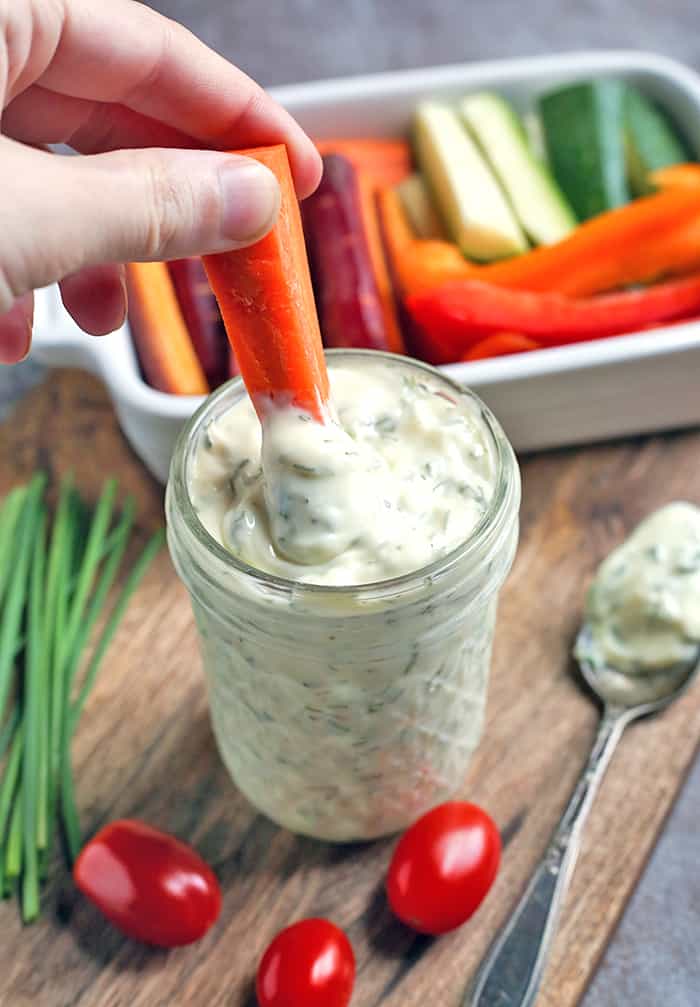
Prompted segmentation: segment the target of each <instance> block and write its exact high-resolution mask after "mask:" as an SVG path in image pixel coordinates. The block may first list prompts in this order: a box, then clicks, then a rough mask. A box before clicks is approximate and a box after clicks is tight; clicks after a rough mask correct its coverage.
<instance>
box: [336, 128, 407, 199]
mask: <svg viewBox="0 0 700 1007" xmlns="http://www.w3.org/2000/svg"><path fill="white" fill-rule="evenodd" d="M316 146H317V148H318V150H319V152H320V153H321V154H322V155H324V156H325V155H326V154H342V155H343V157H347V159H348V160H349V161H351V162H352V163H353V165H354V166H355V167H356V168H357V170H358V171H359V172H361V173H362V174H363V175H366V176H367V177H368V178H369V179H370V181H371V184H372V187H373V188H374V189H378V188H384V187H386V188H391V187H392V186H394V185H398V184H399V182H402V181H403V180H404V178H406V176H407V175H409V174H410V172H411V148H410V146H409V145H408V143H406V141H405V140H393V139H382V140H377V139H374V138H372V137H369V138H355V137H348V138H345V139H343V138H337V139H330V140H317V141H316Z"/></svg>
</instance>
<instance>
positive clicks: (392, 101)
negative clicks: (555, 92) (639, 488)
mask: <svg viewBox="0 0 700 1007" xmlns="http://www.w3.org/2000/svg"><path fill="white" fill-rule="evenodd" d="M603 77H616V78H620V79H623V80H627V81H629V82H630V83H633V84H634V85H636V86H637V87H638V88H639V89H640V90H642V91H643V92H644V93H645V94H646V95H648V96H649V97H650V98H652V99H654V100H655V101H656V102H658V103H659V105H660V106H661V107H662V108H663V109H664V110H666V112H667V113H668V114H669V115H670V117H671V118H672V119H674V120H675V121H676V122H678V123H679V124H680V125H681V126H682V128H683V132H684V134H685V137H686V140H687V142H688V143H689V145H690V146H691V148H692V149H693V151H694V153H695V154H696V155H698V154H700V76H698V75H697V74H695V73H694V72H693V71H691V70H689V69H687V68H685V67H683V66H682V65H680V64H678V63H676V62H674V61H672V60H669V59H666V58H664V57H660V56H655V55H651V54H646V53H636V52H595V53H578V54H565V55H557V56H545V57H538V58H534V59H523V60H508V61H494V62H484V63H473V64H464V65H458V66H446V67H435V68H428V69H419V70H409V71H402V72H399V73H384V74H375V75H372V76H364V77H353V78H347V79H344V80H342V79H341V80H332V81H319V82H312V83H308V84H301V85H294V86H288V87H283V88H279V89H277V90H276V92H275V96H276V97H277V98H278V99H279V100H280V101H281V102H282V103H283V104H284V105H286V107H287V108H288V109H289V110H290V111H291V112H292V113H293V114H294V115H295V116H296V117H297V118H298V119H299V120H300V122H301V123H302V125H303V126H304V127H305V128H306V129H307V130H308V131H309V133H310V134H311V135H312V136H313V137H314V138H315V139H318V140H322V139H323V138H324V137H330V136H338V135H342V136H346V137H350V136H353V135H355V136H372V135H374V136H378V137H385V136H391V135H397V136H398V135H405V134H406V133H407V131H408V129H409V126H410V122H411V116H412V113H413V111H414V108H415V105H416V102H417V101H418V100H420V99H422V98H431V97H437V98H448V99H450V98H457V97H459V96H462V95H464V94H465V93H467V92H470V91H476V90H485V89H486V90H495V91H498V92H499V93H500V94H502V95H503V96H504V97H506V98H507V99H509V100H510V101H511V102H512V103H513V104H514V106H515V107H516V109H519V110H521V111H522V110H524V109H525V108H526V107H528V106H529V104H530V103H531V101H532V99H533V98H534V97H535V96H537V95H538V94H540V93H542V92H543V91H546V90H549V89H551V88H553V87H556V86H557V85H559V84H563V83H566V82H567V81H574V80H582V79H591V78H603ZM36 329H37V339H36V346H35V350H34V355H35V357H36V358H37V359H39V360H43V361H44V362H46V363H49V364H58V365H60V364H65V363H70V364H74V365H78V366H82V367H85V368H87V369H89V370H92V371H93V372H94V373H97V374H99V375H100V376H101V377H102V378H103V380H104V381H105V382H106V384H107V386H108V388H109V391H110V394H111V396H112V398H113V400H114V403H115V406H116V409H117V413H118V415H119V418H120V422H121V425H122V428H123V430H124V432H125V434H126V436H127V438H128V439H129V441H130V442H131V444H132V446H133V447H134V449H135V450H136V451H137V453H138V454H139V455H140V456H141V457H142V458H143V460H144V461H145V463H146V465H147V466H148V467H149V469H150V470H151V471H152V472H153V473H154V474H155V475H156V477H157V478H158V479H160V480H161V481H164V480H165V478H166V477H167V469H168V462H169V457H170V452H171V450H172V445H173V443H174V440H175V437H176V436H177V432H178V430H179V428H180V426H181V425H182V423H183V422H184V420H185V419H186V418H187V417H188V416H189V415H190V414H191V412H192V411H193V410H194V409H195V408H196V407H197V405H198V404H199V401H200V399H199V398H198V397H196V396H190V397H187V396H174V395H166V394H164V393H162V392H159V391H156V390H155V389H153V388H151V387H149V386H148V385H147V384H146V383H145V382H144V381H143V380H142V378H141V375H140V372H139V367H138V362H137V359H136V355H135V353H134V351H133V347H132V345H131V340H130V337H129V333H128V327H126V326H125V327H124V328H123V329H121V330H120V331H119V332H117V333H114V334H113V335H111V336H109V337H107V338H106V339H104V340H101V341H99V342H98V341H96V340H90V339H89V338H88V337H86V336H83V335H82V333H80V332H79V330H77V328H76V327H75V326H74V325H73V324H72V322H71V320H70V319H69V318H67V316H66V315H65V313H64V312H63V311H62V309H61V308H60V302H59V301H58V299H57V296H56V292H55V290H50V291H46V292H44V293H42V295H41V297H40V298H39V299H38V305H37V323H36ZM445 370H446V371H447V372H448V373H449V374H450V375H451V376H452V377H454V378H456V379H457V380H459V381H463V382H464V383H465V384H467V385H469V386H471V387H472V388H473V389H474V390H475V391H477V392H478V393H479V394H480V395H481V396H482V397H483V398H484V400H485V401H486V402H487V404H488V405H489V406H490V407H491V408H492V409H493V410H494V412H495V413H496V415H497V416H498V418H499V419H500V421H501V423H502V424H503V426H504V428H505V430H506V432H507V433H508V435H509V436H510V439H511V441H512V443H513V445H514V447H515V448H516V450H518V451H520V452H525V451H533V450H538V449H542V448H553V447H559V446H564V445H572V444H578V443H590V442H594V441H600V440H605V439H610V438H615V437H620V436H629V435H634V434H639V433H644V432H651V431H657V430H664V429H673V428H682V427H687V426H692V425H695V424H697V423H700V395H698V393H697V375H698V374H700V324H699V323H697V322H688V323H683V324H678V325H673V326H668V327H666V328H658V329H655V330H653V331H647V332H640V333H635V334H631V335H625V336H618V337H614V338H609V339H598V340H594V341H591V342H587V343H582V344H578V345H572V346H565V347H557V348H552V349H541V350H537V351H535V352H530V353H525V354H519V355H513V356H508V357H500V358H495V359H490V360H483V361H478V362H473V363H458V364H450V365H447V366H446V367H445Z"/></svg>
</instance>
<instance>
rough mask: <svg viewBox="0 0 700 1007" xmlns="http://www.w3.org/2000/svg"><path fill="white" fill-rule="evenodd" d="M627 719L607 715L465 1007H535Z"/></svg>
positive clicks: (619, 714) (614, 712)
mask: <svg viewBox="0 0 700 1007" xmlns="http://www.w3.org/2000/svg"><path fill="white" fill-rule="evenodd" d="M626 724H627V718H626V717H625V715H624V713H622V712H621V711H618V710H606V711H605V713H604V715H603V718H602V720H601V723H600V727H599V729H598V734H597V736H596V739H595V742H594V744H593V749H592V751H591V754H590V756H589V758H588V762H587V763H586V767H585V769H584V770H583V773H582V774H581V777H580V779H579V781H578V784H577V785H576V789H575V790H574V792H573V794H572V795H571V799H570V800H569V803H568V805H567V807H566V810H565V811H564V814H563V815H562V818H561V821H560V822H559V825H558V826H557V828H556V830H555V832H554V835H553V836H552V839H551V842H550V844H549V846H548V847H547V850H546V852H545V855H544V857H543V858H542V860H541V861H540V863H539V866H538V867H537V869H536V871H535V873H534V875H533V877H532V878H531V880H530V883H529V885H528V887H527V889H526V890H525V893H524V894H523V896H522V898H521V899H520V902H519V903H518V906H517V908H516V910H515V912H514V913H513V915H512V917H511V918H510V920H509V921H508V924H507V925H506V927H505V928H504V930H503V931H502V933H501V934H500V935H499V937H498V938H497V939H496V941H495V942H494V943H493V945H492V946H491V948H490V950H489V951H488V953H487V955H486V958H485V959H484V961H483V962H482V964H481V966H480V968H479V971H478V972H477V974H476V977H475V979H474V981H473V983H472V985H471V986H470V988H469V991H468V993H467V996H466V999H465V1000H464V1007H532V1004H534V1002H535V997H536V996H537V991H538V989H539V985H540V980H541V978H542V973H543V971H544V965H545V958H546V955H547V951H548V949H549V944H550V942H551V939H552V936H553V933H554V928H555V925H556V921H557V917H558V915H559V908H560V906H561V902H562V899H563V897H564V893H565V892H566V889H567V886H568V883H569V878H570V877H571V872H572V870H573V867H574V863H575V861H576V856H577V854H578V849H579V846H580V839H581V827H582V825H583V823H584V821H585V819H586V816H587V814H588V811H589V808H590V806H591V803H592V801H593V798H594V796H595V793H596V791H597V789H598V785H599V784H600V781H601V780H602V778H603V774H604V773H605V770H606V768H607V765H608V763H609V761H610V758H611V756H612V754H613V752H614V750H615V746H616V745H617V742H618V741H619V739H620V735H621V734H622V732H623V730H624V728H625V726H626Z"/></svg>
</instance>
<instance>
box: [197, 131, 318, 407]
mask: <svg viewBox="0 0 700 1007" xmlns="http://www.w3.org/2000/svg"><path fill="white" fill-rule="evenodd" d="M236 153H240V154H242V155H244V156H246V157H253V158H255V159H256V160H257V161H260V162H261V163H262V164H264V165H265V166H266V167H267V168H269V169H270V171H272V172H273V174H275V175H276V176H277V180H278V182H279V185H280V191H281V196H282V200H281V204H280V211H279V215H278V217H277V222H276V224H275V226H274V227H273V228H272V230H271V231H270V232H269V234H267V235H265V237H264V238H262V239H261V240H260V241H258V242H256V243H255V244H254V245H251V246H249V247H248V248H241V249H236V250H234V251H231V252H222V253H220V254H218V255H206V256H204V259H203V261H204V267H205V269H206V271H207V276H208V277H209V282H210V283H211V287H212V290H213V291H214V294H215V295H216V299H217V301H218V302H219V309H220V311H221V315H222V318H223V320H224V326H225V328H226V333H227V335H228V338H229V341H230V343H231V346H232V347H233V351H234V354H235V358H236V361H237V363H238V368H239V370H240V373H241V376H242V378H243V381H244V382H245V386H246V388H247V389H248V394H249V395H250V397H251V399H252V401H253V405H254V406H255V408H256V410H257V412H258V415H259V416H261V419H262V413H264V411H265V410H266V409H268V408H269V406H270V404H274V403H278V404H282V405H288V404H290V403H291V404H293V405H294V406H297V407H298V408H299V409H303V410H306V411H307V412H309V413H311V415H312V416H314V418H315V419H317V420H319V421H321V422H325V420H326V418H327V417H326V407H327V403H328V372H327V370H326V362H325V359H324V356H323V346H322V344H321V333H320V331H319V326H318V317H317V315H316V307H315V304H314V295H313V290H312V287H311V276H310V274H309V265H308V260H307V258H306V249H305V246H304V234H303V231H302V226H301V215H300V213H299V204H298V202H297V198H296V194H295V192H294V182H293V181H292V173H291V170H290V167H289V160H288V158H287V151H286V148H285V147H284V145H283V144H279V145H277V146H274V147H258V148H256V149H254V150H242V151H237V152H236Z"/></svg>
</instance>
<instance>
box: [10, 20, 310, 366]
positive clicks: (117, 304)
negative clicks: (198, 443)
mask: <svg viewBox="0 0 700 1007" xmlns="http://www.w3.org/2000/svg"><path fill="white" fill-rule="evenodd" d="M0 96H1V97H2V106H1V107H2V109H3V110H4V111H3V113H2V133H3V136H1V137H0V361H1V362H4V363H15V362H16V361H18V360H21V359H22V358H23V357H24V356H26V354H27V352H28V351H29V345H30V342H31V325H32V316H33V303H34V302H33V290H34V289H35V288H37V287H40V286H44V285H46V284H49V283H52V282H54V281H56V280H58V281H60V286H61V295H62V297H63V303H64V304H65V306H66V308H67V309H68V311H69V312H70V313H71V315H72V316H73V318H74V319H75V320H76V322H77V323H78V324H79V325H80V326H81V327H82V328H83V329H85V330H86V331H87V332H90V333H92V334H94V335H101V334H103V333H106V332H111V331H112V330H113V329H115V328H117V327H118V326H119V325H120V324H121V323H122V321H123V320H124V316H125V313H126V291H125V286H124V276H123V267H122V266H121V265H119V263H123V262H129V261H137V260H141V261H147V260H162V259H169V258H175V257H179V256H185V255H195V254H203V253H206V252H218V251H223V250H226V249H230V248H235V247H240V246H243V245H246V244H250V243H252V242H253V241H255V240H257V239H258V238H260V237H261V236H262V235H263V234H265V233H266V232H267V231H268V230H269V229H270V227H271V226H272V224H273V223H274V220H275V217H276V214H277V208H278V205H279V189H278V186H277V181H276V179H275V178H274V176H273V175H272V174H271V173H270V172H269V171H268V170H267V169H266V168H264V167H263V166H262V165H260V164H258V163H257V162H256V161H253V160H251V159H249V158H242V157H236V156H232V155H230V154H224V153H217V151H224V150H227V149H230V148H236V147H238V148H243V147H249V146H255V145H258V144H259V145H264V144H270V143H286V144H287V148H288V150H289V155H290V159H291V163H292V171H293V172H294V179H295V183H296V186H297V191H298V193H299V196H300V197H301V198H303V197H304V196H306V195H308V194H309V193H310V192H313V190H314V189H315V187H316V185H317V184H318V181H319V178H320V174H321V163H320V159H319V156H318V154H317V152H316V150H315V148H314V146H313V144H312V143H311V141H310V140H309V139H308V137H307V136H306V135H305V134H304V132H303V131H302V130H301V128H300V127H299V126H298V125H297V124H296V123H295V122H294V120H293V119H292V118H291V116H289V115H288V114H287V113H286V112H285V111H284V110H283V109H282V108H281V107H280V106H279V105H277V104H276V103H275V102H274V101H273V100H272V99H271V98H270V97H269V96H268V95H267V94H265V92H264V91H263V90H262V89H261V88H260V87H259V86H258V85H257V84H255V83H254V82H253V81H252V80H251V79H250V78H249V77H246V75H245V74H244V73H242V72H241V71H240V70H238V69H236V68H235V67H234V66H232V65H231V64H230V63H228V62H227V61H226V60H225V59H223V58H222V57H221V56H217V55H216V54H215V53H214V52H212V51H211V50H210V49H208V48H207V47H206V46H205V45H203V44H202V43H201V42H199V41H197V39H196V38H195V37H194V36H193V35H192V34H190V32H188V31H187V30H186V29H185V28H183V27H182V26H181V25H179V24H177V23H175V22H173V21H169V20H167V19H166V18H164V17H161V16H160V15H159V14H156V13H155V12H154V11H152V10H150V9H149V8H147V7H144V6H142V5H141V4H139V3H135V2H132V0H109V2H107V3H95V2H94V0H22V2H21V3H17V2H16V0H0ZM53 143H65V144H68V145H70V146H71V147H73V148H74V149H75V150H76V151H78V152H79V153H80V154H82V155H87V156H83V157H64V156H60V155H57V154H53V153H49V152H48V151H46V150H45V149H44V145H45V144H53ZM136 148H140V149H136ZM201 148H207V149H201Z"/></svg>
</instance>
